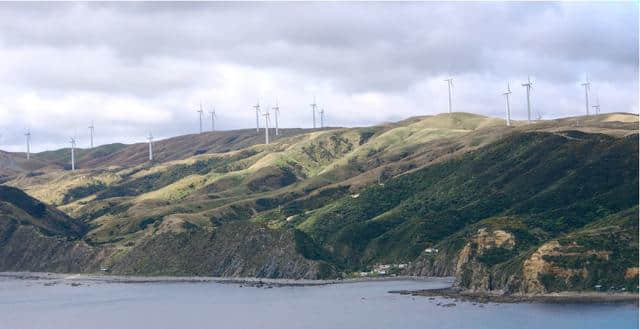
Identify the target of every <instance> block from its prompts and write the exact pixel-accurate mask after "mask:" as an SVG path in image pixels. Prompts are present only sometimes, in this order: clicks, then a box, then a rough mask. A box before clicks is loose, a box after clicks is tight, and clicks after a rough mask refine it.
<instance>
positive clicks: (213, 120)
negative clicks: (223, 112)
mask: <svg viewBox="0 0 640 329" xmlns="http://www.w3.org/2000/svg"><path fill="white" fill-rule="evenodd" d="M209 114H210V115H211V131H216V118H217V117H218V116H217V115H216V108H215V107H214V108H213V110H212V111H210V112H209Z"/></svg>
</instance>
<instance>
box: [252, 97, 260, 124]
mask: <svg viewBox="0 0 640 329" xmlns="http://www.w3.org/2000/svg"><path fill="white" fill-rule="evenodd" d="M253 108H254V109H255V110H256V132H260V101H258V102H256V105H254V106H253Z"/></svg>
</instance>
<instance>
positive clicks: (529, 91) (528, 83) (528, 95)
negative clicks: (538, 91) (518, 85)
mask: <svg viewBox="0 0 640 329" xmlns="http://www.w3.org/2000/svg"><path fill="white" fill-rule="evenodd" d="M532 85H533V82H531V76H527V83H523V84H522V86H523V87H526V88H527V122H528V123H531V89H532V88H533V87H532Z"/></svg>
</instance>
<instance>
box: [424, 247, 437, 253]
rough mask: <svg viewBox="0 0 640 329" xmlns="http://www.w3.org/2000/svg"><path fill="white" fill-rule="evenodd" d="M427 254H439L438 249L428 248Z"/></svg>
mask: <svg viewBox="0 0 640 329" xmlns="http://www.w3.org/2000/svg"><path fill="white" fill-rule="evenodd" d="M424 252H425V253H427V254H437V253H438V249H436V248H427V249H425V250H424Z"/></svg>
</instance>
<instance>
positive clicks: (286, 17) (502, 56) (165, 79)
mask: <svg viewBox="0 0 640 329" xmlns="http://www.w3.org/2000/svg"><path fill="white" fill-rule="evenodd" d="M587 72H588V74H589V77H590V79H591V81H592V89H591V95H592V97H591V102H592V103H594V102H596V95H598V98H599V101H600V104H601V106H602V107H601V110H602V112H633V113H637V112H638V4H637V3H633V2H628V3H588V4H585V3H449V4H446V3H234V4H229V3H166V2H165V3H110V4H100V3H89V4H87V3H0V134H2V137H0V149H4V150H12V151H23V150H24V148H25V146H24V132H25V131H26V129H27V128H29V129H30V130H31V131H32V133H33V137H32V140H33V149H34V150H36V151H41V150H45V149H52V148H58V147H67V146H69V143H68V141H69V138H70V137H71V136H72V135H74V134H77V136H78V138H79V144H78V145H79V146H80V147H86V146H87V145H88V143H89V137H88V129H87V127H88V126H89V124H90V122H91V121H92V120H93V121H94V122H95V133H96V143H97V144H104V143H112V142H126V143H131V142H138V141H144V137H145V136H146V134H148V132H152V133H153V134H154V136H157V137H169V136H174V135H179V134H186V133H193V132H197V130H198V114H197V113H196V110H197V108H198V106H199V103H200V102H202V103H203V104H204V105H205V110H206V111H207V112H208V111H209V110H211V108H212V106H215V108H216V111H217V113H218V124H217V126H218V128H220V129H236V128H248V127H254V125H255V117H254V112H252V110H251V106H252V105H254V104H255V102H256V101H258V100H259V101H260V104H261V105H262V106H263V108H270V107H272V106H273V105H274V104H275V101H276V98H277V99H278V101H279V104H280V108H281V120H280V122H281V126H285V127H310V126H311V125H312V121H311V118H312V113H311V108H310V107H309V104H310V103H311V102H312V100H313V97H314V95H315V97H316V99H317V103H318V104H319V105H320V106H321V107H324V108H325V110H326V113H327V121H328V124H329V125H332V126H359V125H370V124H376V123H382V122H385V121H395V120H401V119H404V118H406V117H409V116H414V115H422V114H436V113H442V112H446V111H447V84H446V82H444V81H443V79H445V78H446V77H447V76H449V75H451V76H453V77H454V89H453V108H454V111H465V112H473V113H479V114H484V115H491V116H504V112H505V105H504V98H503V96H502V95H501V94H502V93H503V92H504V91H505V89H506V85H507V82H510V83H511V89H512V91H513V94H512V112H513V116H514V117H515V118H516V119H522V118H526V100H525V90H524V88H523V87H522V86H521V83H523V82H524V81H525V80H526V78H527V75H531V78H532V80H533V81H534V89H533V93H532V104H533V112H534V115H535V116H537V114H538V113H540V115H541V116H542V117H543V118H554V117H561V116H570V115H577V114H583V113H584V112H585V105H584V101H585V100H584V89H582V87H581V86H580V83H581V82H583V80H584V79H585V74H586V73H587ZM205 119H207V118H205ZM205 127H207V128H208V127H210V121H208V119H207V120H205Z"/></svg>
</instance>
